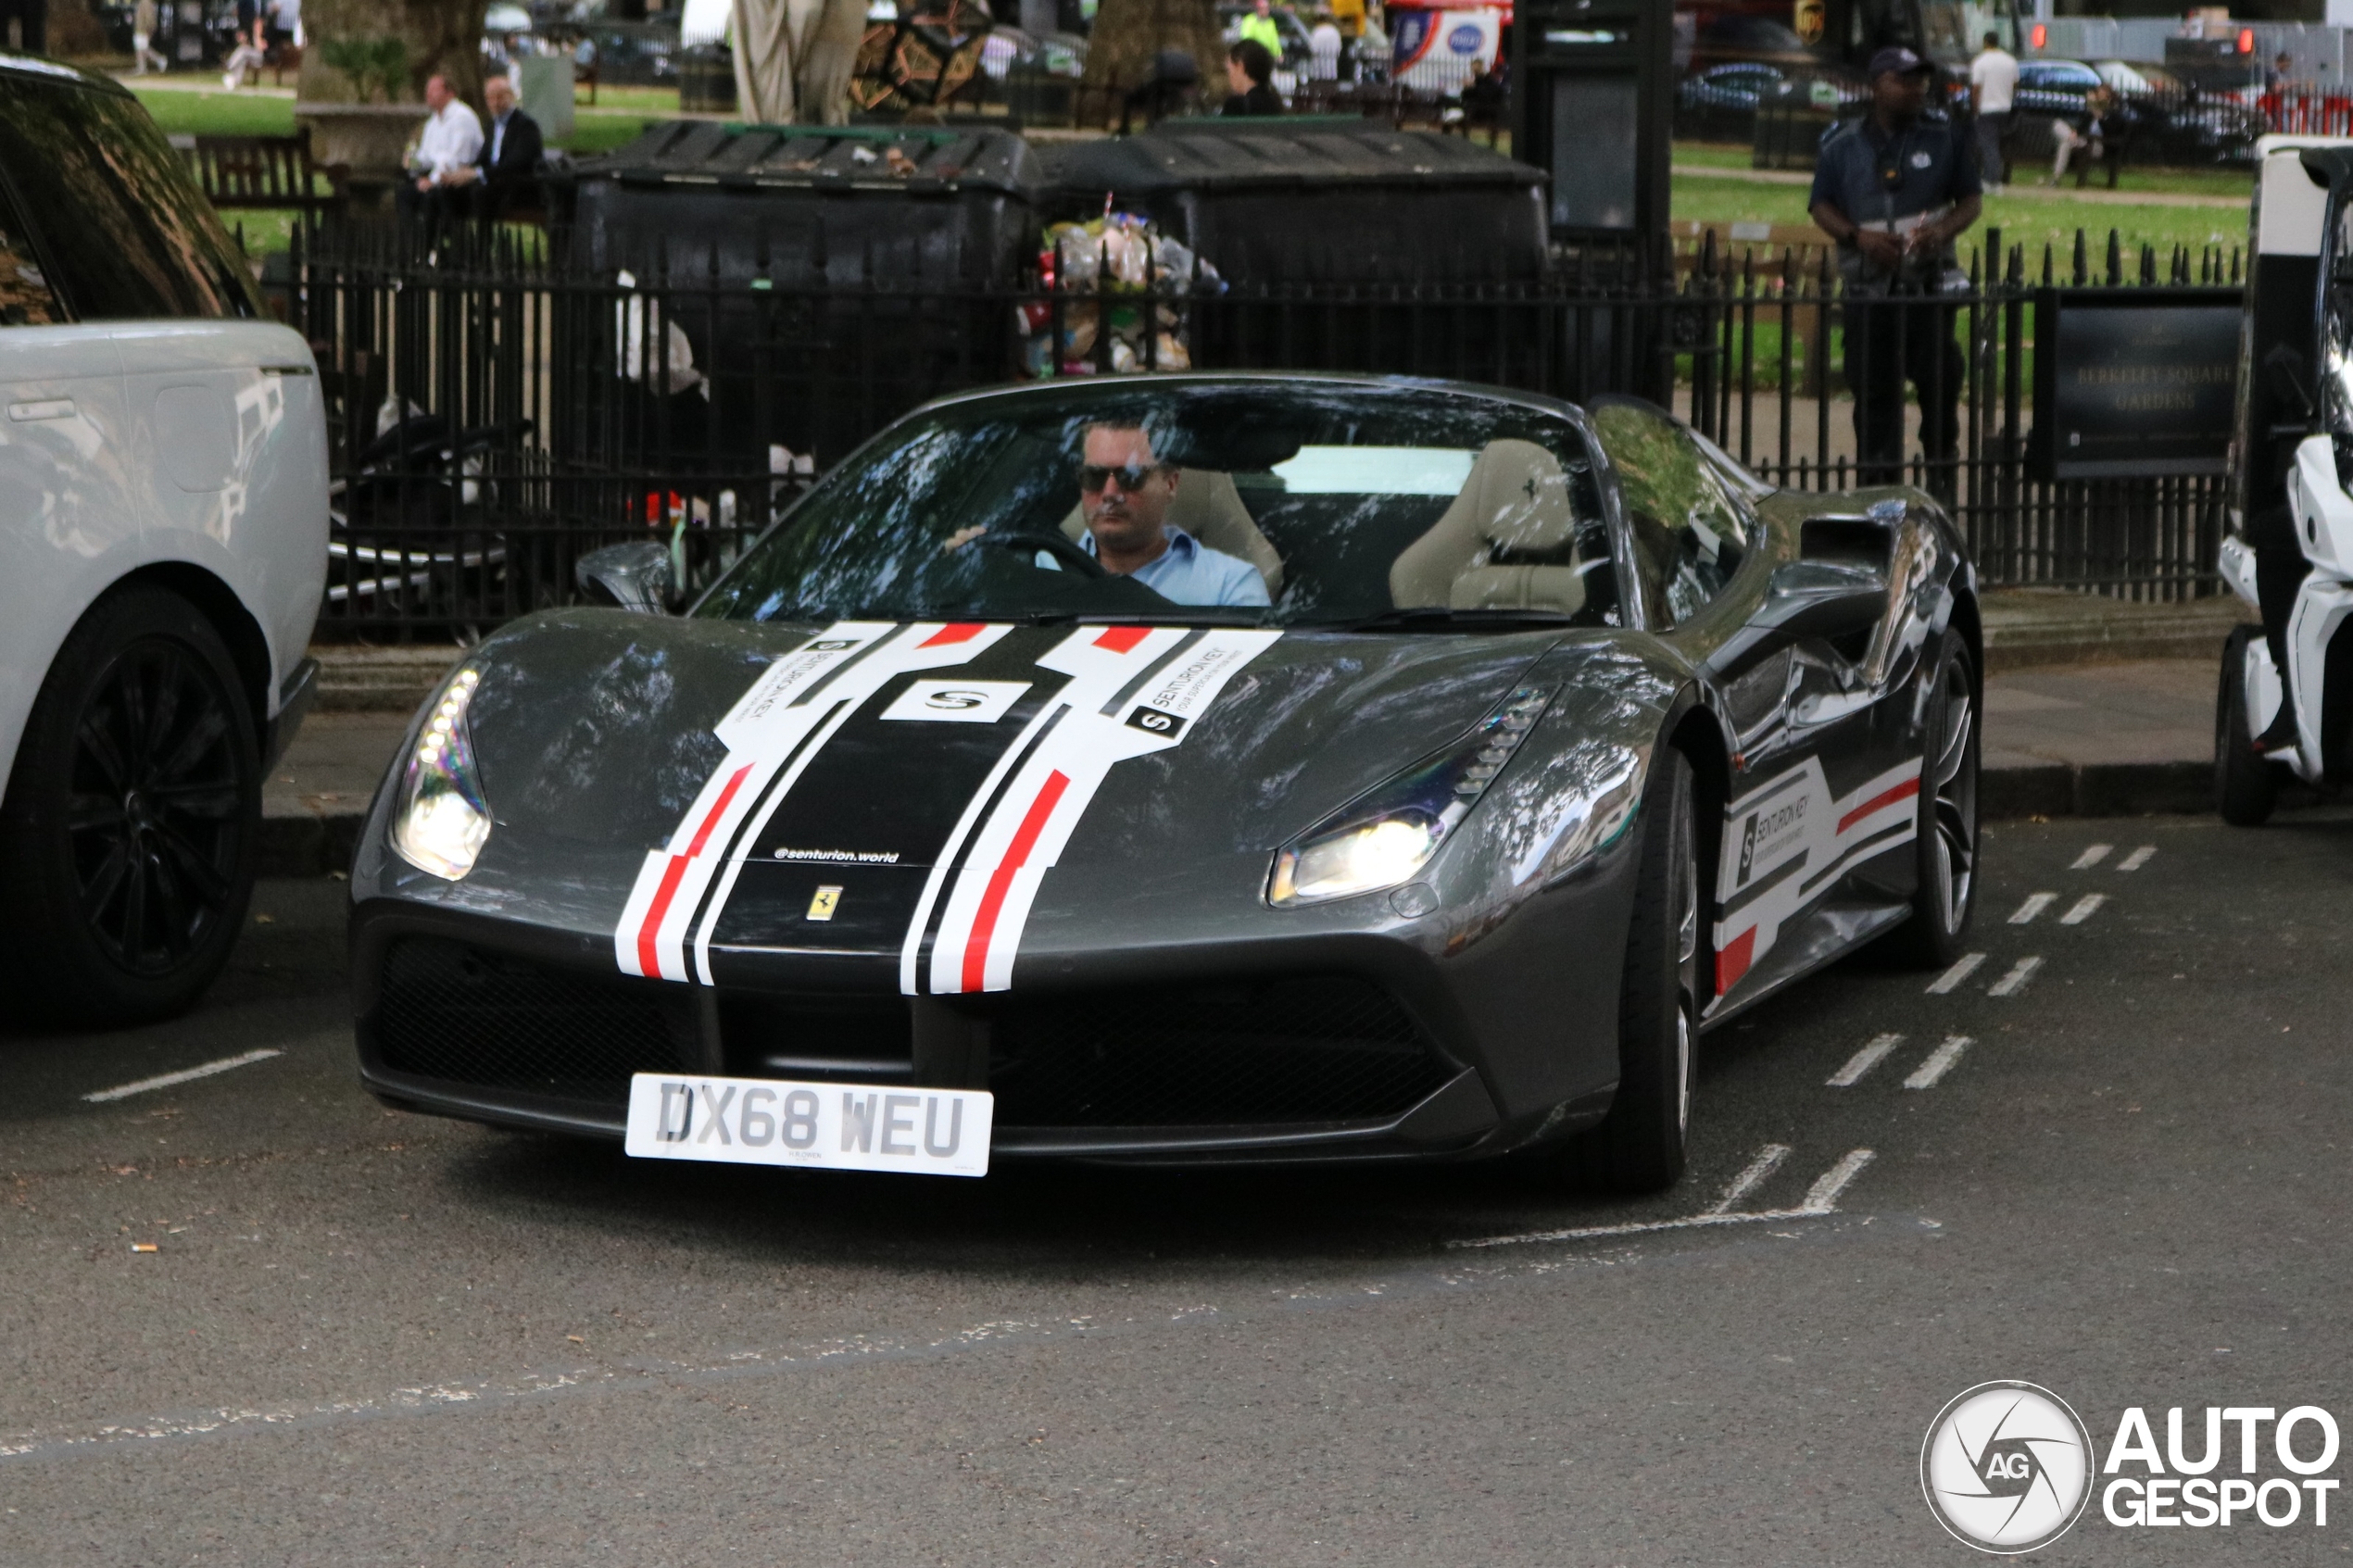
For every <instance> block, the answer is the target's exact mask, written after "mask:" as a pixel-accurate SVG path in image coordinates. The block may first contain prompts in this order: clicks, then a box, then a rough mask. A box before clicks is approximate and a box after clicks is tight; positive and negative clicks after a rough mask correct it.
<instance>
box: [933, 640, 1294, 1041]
mask: <svg viewBox="0 0 2353 1568" xmlns="http://www.w3.org/2000/svg"><path fill="white" fill-rule="evenodd" d="M1175 635H1176V636H1177V637H1180V638H1181V636H1182V633H1176V634H1175ZM1169 636H1171V633H1167V632H1165V631H1154V632H1145V631H1143V630H1142V629H1140V628H1131V627H1114V628H1113V629H1111V630H1109V631H1105V632H1101V633H1098V632H1095V631H1092V630H1088V631H1082V632H1079V633H1074V634H1073V635H1072V636H1071V637H1070V638H1068V639H1067V640H1066V641H1064V642H1063V644H1062V645H1061V646H1058V647H1056V648H1055V649H1054V650H1053V651H1052V652H1051V653H1049V654H1047V655H1046V656H1045V657H1043V658H1041V659H1038V667H1039V668H1041V669H1046V670H1054V671H1061V672H1063V673H1064V674H1067V675H1069V676H1070V677H1071V681H1070V684H1068V685H1067V686H1065V687H1064V688H1063V691H1062V693H1061V694H1060V696H1059V697H1058V699H1057V701H1056V702H1055V703H1054V704H1051V705H1050V707H1049V712H1048V713H1046V714H1041V715H1040V716H1039V721H1040V726H1039V727H1040V733H1041V736H1042V738H1041V739H1040V740H1039V741H1038V745H1037V746H1035V747H1034V748H1033V749H1031V750H1030V751H1029V752H1028V755H1027V756H1026V758H1024V759H1023V760H1022V762H1021V763H1020V765H1019V767H1018V769H1017V770H1016V771H1014V773H1013V779H1012V781H1011V783H1010V784H1008V785H1007V787H1006V788H1005V789H1004V790H1003V792H1002V793H1001V795H1000V796H999V797H998V804H997V805H996V807H995V809H993V810H991V811H990V812H989V814H988V820H987V821H986V822H982V823H981V824H980V826H979V827H978V828H977V830H976V831H974V832H973V834H972V850H971V852H970V853H969V854H968V855H966V856H964V857H963V865H962V866H961V868H960V869H959V870H958V872H957V873H956V877H955V882H954V884H953V886H952V887H951V888H950V890H949V892H948V895H947V898H946V901H945V905H944V907H943V909H942V912H941V914H940V919H939V930H938V934H937V937H936V938H935V940H934V942H933V946H932V954H931V973H930V987H929V988H930V990H931V992H932V993H933V994H934V995H953V994H957V993H963V992H973V991H1002V990H1005V989H1007V988H1008V987H1010V986H1011V985H1012V984H1013V959H1014V957H1015V955H1016V954H1017V953H1018V952H1019V950H1020V947H1021V936H1022V931H1023V928H1024V927H1025V926H1026V924H1027V923H1028V920H1029V910H1030V905H1031V903H1032V902H1033V901H1034V900H1035V899H1036V897H1037V896H1038V884H1040V883H1042V882H1043V881H1044V880H1045V876H1046V872H1048V871H1050V870H1051V869H1052V867H1053V864H1054V862H1055V861H1056V860H1057V859H1060V858H1061V855H1062V851H1063V846H1065V845H1066V844H1068V843H1069V842H1070V836H1071V834H1072V833H1073V832H1074V831H1076V828H1077V826H1078V824H1079V822H1080V821H1081V820H1083V819H1084V818H1085V816H1086V814H1087V808H1088V804H1089V803H1090V802H1091V801H1092V800H1093V799H1094V797H1095V792H1096V791H1097V790H1098V789H1099V788H1100V787H1101V784H1102V782H1103V780H1104V779H1105V778H1106V777H1107V776H1109V774H1110V772H1111V770H1112V769H1113V767H1114V766H1115V765H1117V764H1118V763H1120V762H1123V761H1125V760H1126V759H1129V758H1131V757H1141V756H1144V755H1147V754H1148V753H1151V752H1154V751H1164V750H1166V749H1168V748H1169V747H1171V746H1181V745H1183V744H1184V742H1185V738H1186V737H1187V736H1188V735H1189V734H1191V733H1192V730H1193V728H1194V727H1195V726H1196V725H1197V724H1198V723H1199V722H1200V721H1201V719H1202V715H1204V714H1205V713H1207V712H1208V711H1209V709H1211V707H1212V706H1213V705H1214V703H1215V702H1216V700H1217V696H1218V694H1219V693H1220V692H1221V691H1223V690H1224V689H1225V686H1226V684H1227V682H1229V681H1231V680H1232V679H1233V678H1234V677H1235V676H1236V675H1238V674H1239V673H1240V672H1241V671H1242V670H1243V668H1244V667H1245V666H1247V665H1248V664H1249V663H1250V661H1251V660H1252V659H1256V658H1257V657H1258V656H1259V655H1260V654H1262V653H1265V651H1266V650H1267V649H1268V648H1270V647H1272V646H1274V645H1275V644H1276V643H1277V642H1278V641H1280V640H1281V638H1282V633H1280V632H1274V631H1258V630H1232V631H1227V630H1216V631H1211V632H1207V633H1202V635H1201V636H1200V637H1199V638H1198V639H1197V640H1194V641H1192V642H1190V643H1189V644H1188V645H1187V646H1184V647H1183V648H1181V650H1178V651H1177V652H1176V657H1174V658H1169V659H1166V660H1165V662H1163V661H1162V660H1163V656H1164V654H1166V653H1168V651H1169V650H1170V647H1171V646H1172V644H1170V643H1168V642H1164V641H1162V639H1163V638H1165V637H1169ZM1155 664H1158V665H1159V666H1160V667H1159V668H1157V669H1154V668H1153V666H1154V665H1155ZM1147 675H1148V678H1146V679H1145V680H1144V681H1143V684H1141V686H1140V687H1137V686H1136V682H1137V679H1138V677H1139V676H1147ZM1131 687H1136V689H1135V690H1134V693H1133V695H1126V694H1128V692H1129V688H1131ZM1018 754H1019V748H1016V750H1015V752H1013V753H1010V754H1009V755H1018ZM994 783H995V780H994V779H993V778H992V779H991V781H990V784H991V786H992V787H993V785H994ZM989 794H990V790H988V789H984V790H983V791H982V792H981V794H980V795H979V796H977V797H975V801H976V802H977V801H978V800H982V799H986V798H988V795H989ZM964 831H965V824H963V823H960V824H959V837H960V838H961V836H962V835H963V832H964ZM949 859H950V857H947V856H943V857H941V864H942V865H943V866H944V865H946V864H947V863H948V860H949ZM936 879H937V872H935V880H936ZM935 891H936V889H935V888H933V887H927V888H926V889H925V897H924V901H923V904H922V905H921V906H920V907H919V908H918V909H917V912H916V916H915V920H914V922H913V924H912V926H911V928H910V929H909V932H908V936H907V946H906V948H905V949H904V951H903V952H902V954H901V959H900V984H901V987H902V989H905V990H907V991H909V992H912V991H913V990H914V989H915V985H914V981H915V979H916V971H917V970H918V969H919V968H920V967H921V966H920V963H919V961H918V956H919V952H920V947H921V944H922V941H923V935H924V931H925V926H926V925H927V924H928V922H929V915H930V909H931V907H932V901H933V895H934V892H935Z"/></svg>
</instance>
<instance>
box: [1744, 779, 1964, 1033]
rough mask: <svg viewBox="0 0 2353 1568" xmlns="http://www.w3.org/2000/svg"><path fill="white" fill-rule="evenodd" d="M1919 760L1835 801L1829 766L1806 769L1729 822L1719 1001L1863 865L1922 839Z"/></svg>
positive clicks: (1778, 782) (1773, 785) (1761, 794)
mask: <svg viewBox="0 0 2353 1568" xmlns="http://www.w3.org/2000/svg"><path fill="white" fill-rule="evenodd" d="M1919 793H1920V763H1919V759H1913V760H1911V761H1909V762H1905V763H1902V764H1900V765H1898V766H1896V767H1894V768H1891V769H1889V770H1888V771H1885V772H1883V773H1881V774H1880V775H1879V776H1878V777H1876V778H1873V779H1869V780H1867V781H1866V782H1865V783H1863V784H1861V785H1859V786H1858V787H1856V789H1854V790H1851V791H1849V792H1848V793H1847V794H1845V795H1843V796H1841V797H1837V798H1836V799H1833V798H1831V792H1830V782H1829V780H1828V779H1827V778H1826V777H1824V775H1823V772H1822V764H1821V762H1820V760H1819V759H1817V758H1812V757H1808V758H1807V759H1806V760H1805V761H1804V762H1802V763H1801V764H1799V765H1798V766H1797V767H1795V768H1793V769H1791V770H1790V771H1788V772H1786V773H1783V774H1781V775H1780V777H1778V778H1775V779H1773V780H1772V781H1771V782H1770V783H1768V784H1765V785H1763V786H1762V787H1760V788H1758V789H1755V790H1752V791H1750V792H1749V793H1748V794H1747V795H1745V796H1743V797H1741V798H1740V799H1738V800H1735V801H1734V802H1732V804H1731V805H1730V807H1729V808H1728V809H1726V810H1725V813H1724V849H1723V854H1722V857H1721V863H1720V864H1719V865H1718V868H1717V873H1716V885H1717V887H1718V890H1719V897H1720V901H1721V904H1722V908H1723V917H1722V918H1721V919H1720V920H1718V922H1716V994H1717V995H1718V997H1722V996H1723V995H1725V994H1726V993H1727V992H1729V991H1730V990H1731V988H1732V987H1733V986H1734V985H1737V984H1739V982H1740V979H1741V977H1742V976H1743V975H1744V974H1746V973H1747V972H1749V970H1750V969H1751V968H1752V967H1754V966H1755V963H1756V960H1759V959H1761V958H1763V957H1764V956H1765V955H1766V954H1767V953H1768V952H1769V951H1771V949H1772V947H1773V944H1774V943H1775V941H1776V940H1778V939H1779V937H1780V929H1781V927H1782V926H1784V925H1786V924H1787V923H1788V922H1790V921H1792V920H1793V919H1795V918H1796V917H1797V915H1798V914H1800V913H1801V912H1802V911H1803V910H1804V909H1806V907H1807V906H1808V905H1810V904H1811V903H1812V902H1813V901H1814V900H1815V898H1816V897H1818V896H1819V895H1820V894H1821V892H1822V890H1823V889H1824V888H1826V887H1828V886H1830V884H1831V883H1833V882H1835V881H1836V880H1837V879H1838V878H1839V877H1840V876H1841V875H1843V873H1844V872H1846V870H1847V869H1848V868H1849V867H1850V866H1852V865H1853V864H1855V863H1856V861H1857V860H1859V859H1864V858H1867V857H1869V856H1871V855H1876V854H1879V853H1880V852H1881V851H1882V850H1885V849H1890V848H1893V847H1895V846H1896V845H1899V844H1904V843H1907V842H1909V841H1910V840H1911V839H1912V838H1913V837H1914V835H1915V834H1917V832H1918V829H1919Z"/></svg>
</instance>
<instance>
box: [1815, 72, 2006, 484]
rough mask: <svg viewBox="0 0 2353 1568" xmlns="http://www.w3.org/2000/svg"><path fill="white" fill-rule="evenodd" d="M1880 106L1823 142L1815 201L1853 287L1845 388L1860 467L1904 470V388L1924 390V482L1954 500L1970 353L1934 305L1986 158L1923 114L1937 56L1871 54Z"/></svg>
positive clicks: (1979, 203)
mask: <svg viewBox="0 0 2353 1568" xmlns="http://www.w3.org/2000/svg"><path fill="white" fill-rule="evenodd" d="M1869 74H1870V82H1871V107H1870V110H1869V113H1867V114H1866V115H1864V116H1863V118H1862V119H1859V120H1856V121H1855V122H1854V123H1852V124H1850V125H1848V126H1845V127H1843V128H1842V129H1841V130H1839V131H1838V132H1836V133H1834V134H1833V135H1832V136H1831V138H1830V139H1829V141H1827V142H1825V143H1824V144H1823V145H1822V152H1821V158H1820V161H1819V162H1818V163H1817V164H1816V165H1815V169H1814V190H1813V194H1812V195H1811V197H1810V198H1809V200H1808V206H1809V207H1810V209H1811V211H1812V213H1813V218H1814V221H1815V223H1816V224H1817V225H1818V226H1819V227H1820V228H1821V230H1822V231H1823V232H1825V233H1827V234H1829V235H1830V237H1831V239H1832V240H1833V241H1834V242H1836V244H1837V245H1838V265H1839V274H1840V276H1841V278H1842V279H1843V282H1844V283H1845V291H1844V316H1845V322H1846V384H1847V386H1848V388H1849V390H1851V391H1852V392H1853V394H1854V396H1855V448H1856V473H1857V477H1858V478H1859V479H1860V481H1861V483H1865V484H1891V483H1897V482H1899V481H1900V480H1901V479H1902V477H1903V458H1904V383H1906V381H1907V380H1908V381H1909V382H1910V383H1912V385H1913V386H1914V387H1915V388H1916V389H1917V390H1918V392H1919V406H1920V444H1921V445H1922V447H1923V448H1924V449H1925V452H1926V456H1927V458H1928V464H1927V469H1928V472H1927V476H1926V477H1927V487H1928V488H1929V489H1930V490H1931V491H1933V492H1935V493H1936V494H1937V495H1940V496H1942V497H1944V499H1946V500H1950V499H1951V497H1952V495H1953V492H1954V482H1955V479H1956V478H1957V475H1956V473H1955V469H1954V465H1955V460H1956V459H1957V457H1958V455H1959V451H1960V420H1959V415H1958V412H1957V406H1958V403H1959V399H1960V392H1961V372H1962V359H1961V356H1960V353H1959V350H1958V349H1957V347H1956V346H1955V345H1954V342H1953V321H1954V315H1955V312H1954V309H1953V307H1951V306H1948V305H1943V304H1939V303H1937V302H1936V295H1938V294H1939V293H1940V292H1941V291H1942V290H1943V288H1944V274H1945V272H1946V270H1948V269H1952V268H1954V267H1955V266H1956V258H1955V256H1954V252H1953V242H1954V241H1955V240H1956V239H1957V238H1958V237H1959V235H1960V233H1961V232H1962V231H1963V230H1965V229H1967V228H1968V227H1969V225H1970V224H1972V223H1974V222H1976V221H1977V216H1978V213H1979V211H1980V209H1981V208H1982V207H1983V206H1984V201H1983V198H1982V195H1981V194H1980V193H1981V186H1980V184H1979V182H1978V177H1977V160H1976V159H1975V158H1973V157H1970V156H1969V150H1968V149H1967V148H1966V147H1964V146H1963V145H1962V144H1961V139H1960V137H1959V136H1958V135H1957V133H1956V132H1955V131H1954V128H1953V125H1952V123H1951V121H1949V120H1947V119H1944V118H1943V117H1941V116H1940V117H1938V118H1935V119H1930V118H1929V117H1928V116H1927V115H1926V114H1925V112H1924V111H1925V109H1926V107H1927V102H1928V86H1929V80H1930V78H1931V74H1932V72H1931V69H1930V67H1929V65H1928V63H1927V62H1926V61H1924V60H1922V59H1921V58H1920V57H1919V56H1918V55H1915V54H1913V53H1912V52H1911V51H1910V50H1909V49H1906V48H1902V47H1891V48H1886V49H1881V51H1880V52H1879V53H1878V54H1876V55H1873V56H1871V63H1870V73H1869Z"/></svg>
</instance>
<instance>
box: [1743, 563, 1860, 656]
mask: <svg viewBox="0 0 2353 1568" xmlns="http://www.w3.org/2000/svg"><path fill="white" fill-rule="evenodd" d="M1886 613H1887V573H1886V572H1884V571H1875V570H1873V569H1872V568H1870V567H1867V566H1853V565H1847V564H1844V563H1841V562H1832V561H1814V560H1796V561H1791V562H1790V563H1789V564H1788V565H1786V566H1782V567H1780V568H1777V569H1776V570H1775V571H1774V572H1773V575H1772V579H1771V581H1770V582H1769V583H1768V585H1767V587H1766V590H1765V606H1764V608H1763V609H1762V610H1761V611H1760V612H1759V614H1758V616H1757V621H1758V623H1759V624H1761V625H1765V626H1769V627H1771V628H1772V629H1773V631H1774V632H1775V633H1778V634H1779V638H1780V640H1781V641H1784V642H1792V643H1797V642H1805V641H1807V640H1809V639H1812V638H1816V637H1819V638H1822V639H1824V640H1826V641H1836V640H1837V639H1838V638H1840V637H1844V636H1849V635H1852V634H1853V633H1857V632H1868V631H1869V630H1870V629H1871V628H1872V627H1873V626H1876V625H1878V624H1879V621H1880V618H1881V616H1883V615H1885V614H1886Z"/></svg>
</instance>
